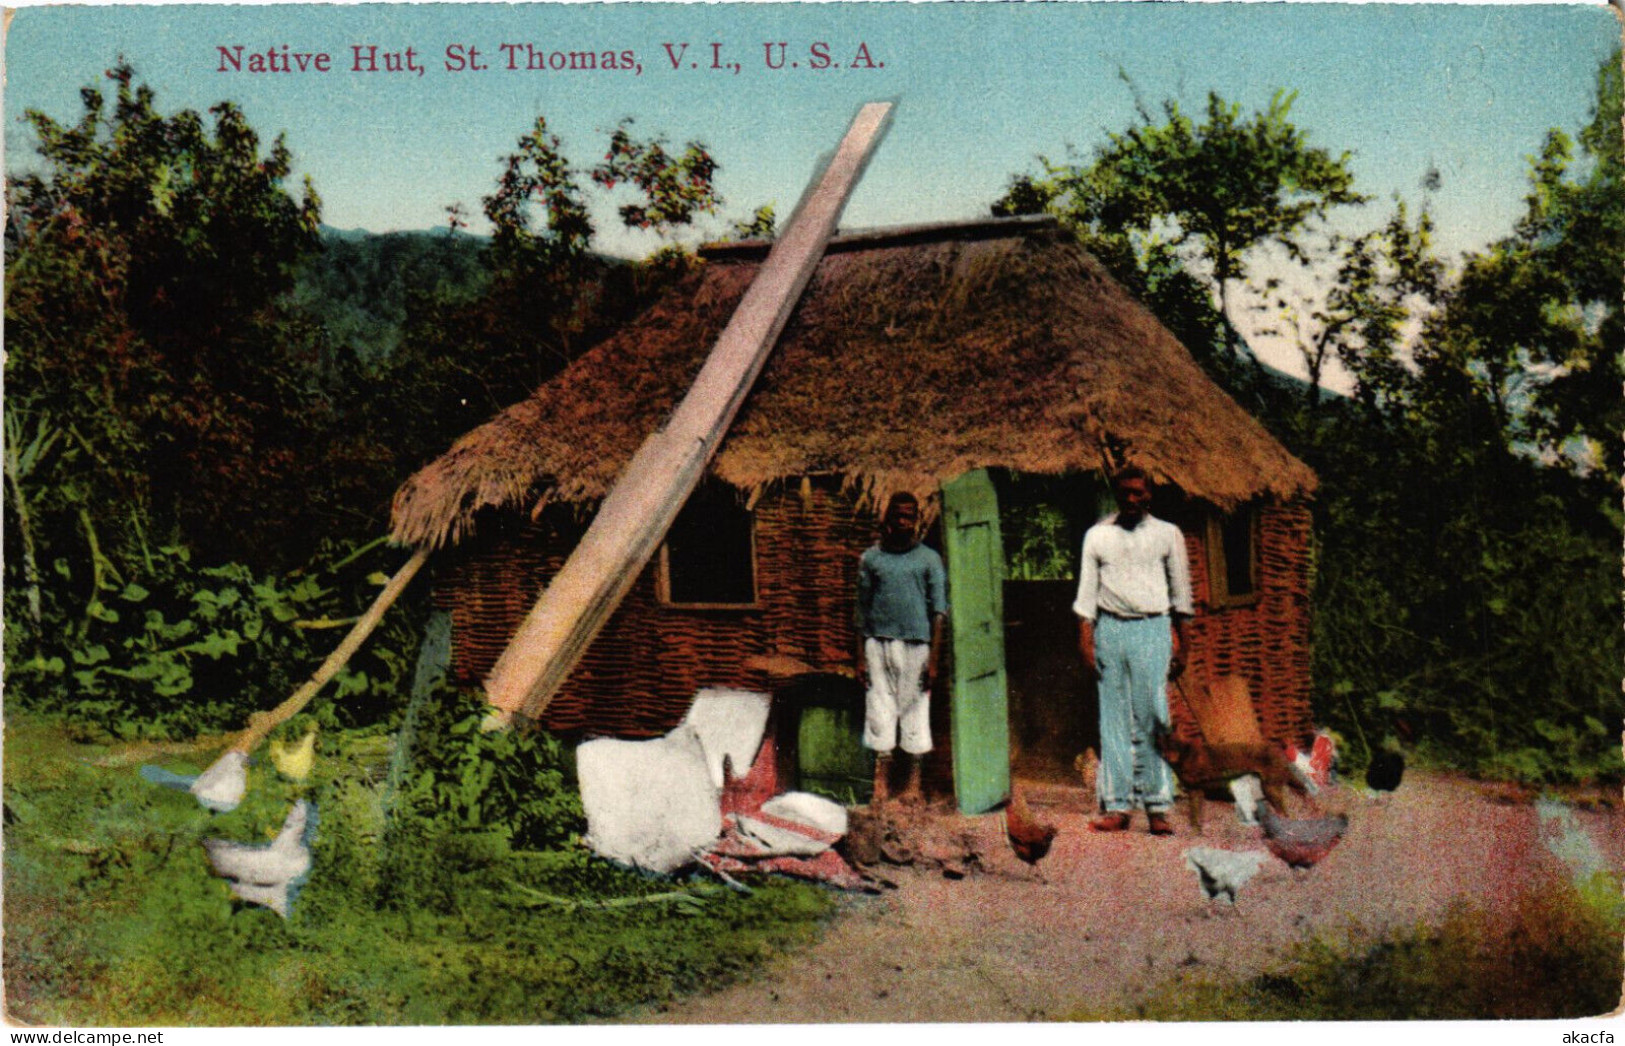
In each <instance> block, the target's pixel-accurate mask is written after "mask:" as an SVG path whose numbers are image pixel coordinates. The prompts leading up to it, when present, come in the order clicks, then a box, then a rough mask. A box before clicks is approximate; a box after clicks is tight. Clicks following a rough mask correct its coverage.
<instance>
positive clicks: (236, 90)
mask: <svg viewBox="0 0 1625 1046" xmlns="http://www.w3.org/2000/svg"><path fill="white" fill-rule="evenodd" d="M1618 40H1619V28H1618V23H1617V22H1616V20H1615V18H1614V16H1613V14H1612V12H1611V11H1610V10H1609V9H1608V8H1607V7H1606V6H1604V5H1600V4H1590V5H1572V6H1571V5H1559V4H1543V5H1534V6H1519V5H1491V6H1453V5H1452V6H1444V5H1432V4H1423V5H1402V6H1389V5H1379V4H1364V5H1311V4H1240V5H1230V4H1167V3H1161V4H1149V3H1133V4H1130V3H1117V4H1083V3H1051V4H1025V5H1018V4H1008V3H999V4H963V3H960V4H848V3H841V4H805V5H778V4H744V5H737V6H735V5H716V4H678V5H645V4H610V5H598V4H563V5H554V4H538V5H507V4H478V5H358V6H274V5H268V6H245V7H235V6H157V7H151V6H143V7H128V6H112V7H26V8H23V9H21V10H19V11H18V12H17V13H16V14H15V16H14V19H13V21H12V24H11V27H10V33H9V35H8V38H7V41H6V66H7V67H6V77H7V79H6V90H5V115H6V134H5V145H6V152H7V160H6V163H7V166H8V168H9V169H12V170H16V169H18V168H19V167H20V166H26V164H27V163H28V157H29V154H30V152H31V137H30V133H29V131H28V129H27V127H26V125H24V124H22V123H21V122H20V120H19V117H20V116H21V114H22V112H23V110H24V109H26V108H39V109H42V110H44V111H45V112H47V113H48V114H50V115H52V116H53V117H56V118H58V119H62V120H68V119H73V118H75V117H76V116H77V114H78V112H79V111H80V110H79V101H78V92H79V89H80V87H81V86H83V85H86V84H89V83H91V82H93V81H95V80H97V78H98V77H99V76H100V74H101V72H102V70H103V69H105V68H106V67H107V66H108V65H110V64H111V63H112V61H113V60H114V58H115V56H117V55H119V54H123V55H124V56H125V57H126V58H127V59H128V60H129V61H130V62H132V63H133V64H134V65H135V67H136V69H137V72H138V73H139V75H140V76H141V78H142V79H143V80H145V81H146V82H147V83H149V84H150V85H151V86H152V87H153V88H154V89H155V90H156V92H157V97H158V101H159V105H160V107H161V108H163V109H165V110H166V111H172V110H174V109H177V108H182V107H187V108H197V109H203V108H206V107H207V106H209V105H211V104H213V103H214V102H216V101H219V100H221V99H231V100H233V101H235V102H237V103H238V104H239V105H241V106H242V108H243V109H244V110H245V111H246V113H247V115H248V117H249V120H250V122H251V123H252V124H253V126H254V127H256V128H257V129H258V130H259V131H260V132H261V133H262V134H263V135H265V136H266V137H269V136H271V135H274V134H275V133H276V132H278V131H282V132H285V133H286V135H287V140H288V144H289V146H290V147H291V149H292V150H293V152H294V155H295V157H296V158H297V163H298V171H299V172H300V173H302V174H308V175H310V177H311V178H312V179H313V181H314V182H315V184H316V187H317V189H318V191H319V192H320V193H321V196H322V199H323V201H324V218H325V220H326V221H327V222H328V223H329V224H331V225H335V226H338V227H341V228H357V227H360V228H367V229H371V230H374V231H386V230H391V229H413V228H425V227H432V226H436V225H439V224H441V223H442V222H443V218H444V214H443V208H444V207H445V206H446V205H447V204H450V203H453V202H461V203H462V204H463V205H464V206H465V208H466V209H467V210H468V211H469V212H470V213H472V214H475V215H477V214H478V211H479V199H480V197H481V195H482V194H484V193H486V192H488V191H490V188H491V186H492V183H493V180H494V179H495V177H496V175H497V172H498V170H499V162H500V159H499V158H500V157H501V156H502V155H503V154H504V152H505V151H507V150H509V149H511V148H512V146H513V143H514V142H515V140H516V139H517V138H518V137H519V135H521V134H523V133H525V132H526V131H527V130H528V129H529V127H530V125H531V124H532V122H533V121H534V119H535V117H536V116H537V115H538V114H543V115H545V116H546V117H547V118H548V121H549V124H550V125H551V126H552V127H553V128H554V130H555V131H556V132H557V133H559V134H560V135H561V136H562V137H563V139H564V142H565V147H566V151H567V152H568V153H569V155H570V156H571V157H572V158H573V159H574V160H575V162H576V163H578V164H579V165H581V166H587V165H589V164H590V163H592V162H593V161H594V160H595V159H596V158H597V157H598V155H599V154H600V150H601V149H602V146H603V142H604V134H603V133H602V132H603V130H604V129H607V128H609V127H612V126H613V125H614V124H615V123H616V122H617V121H618V120H619V119H620V118H621V117H623V116H633V117H635V118H636V120H637V122H638V127H639V128H640V129H641V130H642V131H643V132H646V133H656V132H658V133H664V134H665V135H667V136H668V137H670V138H671V139H672V140H673V141H674V142H676V143H681V142H683V141H685V140H687V139H689V138H696V137H697V138H700V139H703V140H704V141H705V142H706V143H707V144H708V145H709V146H710V147H711V149H712V151H713V153H714V155H715V156H716V158H717V159H718V160H719V162H720V163H721V165H722V170H721V172H720V175H719V188H720V190H721V192H722V194H723V196H724V197H725V198H726V200H727V204H728V207H727V210H728V217H741V216H744V215H745V214H747V213H748V212H749V211H750V210H751V209H753V208H755V207H756V206H758V205H760V204H762V203H766V202H774V203H776V204H777V205H778V207H779V210H780V213H781V214H782V213H785V212H787V211H788V210H789V209H790V207H791V206H792V205H793V204H794V202H795V200H796V198H797V196H798V195H799V194H800V192H801V189H802V187H803V185H804V184H805V182H806V181H807V179H808V177H809V176H810V174H811V173H812V171H813V169H814V168H815V166H816V163H817V160H818V157H819V155H820V154H821V153H823V152H825V151H827V150H828V149H830V148H831V147H832V146H833V145H834V143H835V142H836V141H837V140H838V139H839V137H840V134H841V132H842V130H843V129H844V126H845V123H846V121H847V120H848V119H849V118H850V116H851V115H852V113H853V112H854V111H855V110H856V108H857V106H858V105H859V104H860V103H861V102H863V101H866V100H871V99H875V98H891V99H895V100H896V101H897V103H898V107H897V111H896V114H895V119H894V122H893V126H892V130H891V133H890V135H889V137H888V138H887V140H886V142H885V143H884V145H883V146H882V147H881V150H880V152H879V154H878V155H877V157H876V158H875V161H874V162H873V164H872V165H871V166H870V168H869V171H868V173H867V174H866V176H865V178H864V180H863V183H862V185H861V186H860V187H859V189H858V191H857V193H856V194H855V196H854V198H853V200H852V203H851V204H850V206H849V207H848V209H847V214H846V220H845V224H847V225H849V226H871V225H886V224H894V223H899V222H915V221H934V220H945V219H954V218H964V217H971V216H976V215H980V214H984V213H986V208H987V205H988V204H989V202H991V201H992V200H993V199H994V198H996V197H997V196H998V195H999V193H1000V192H1001V191H1002V189H1003V188H1004V186H1005V185H1006V184H1007V182H1008V180H1009V178H1010V176H1011V174H1012V173H1016V172H1021V171H1034V170H1036V169H1037V165H1036V160H1035V157H1036V156H1037V155H1039V154H1045V155H1048V156H1050V157H1053V158H1062V157H1064V156H1065V155H1066V154H1067V149H1068V147H1069V146H1070V147H1073V148H1076V149H1077V150H1079V151H1080V152H1081V153H1082V154H1087V153H1088V151H1089V150H1091V149H1092V148H1093V147H1094V146H1095V145H1097V144H1099V143H1100V142H1101V141H1103V139H1104V135H1105V132H1106V131H1108V130H1115V129H1121V128H1123V127H1124V126H1126V125H1127V124H1128V123H1129V122H1130V121H1131V120H1132V118H1133V107H1134V90H1137V91H1138V92H1139V94H1140V96H1141V97H1142V98H1143V99H1144V100H1145V101H1146V102H1147V103H1149V104H1150V105H1152V106H1153V107H1154V106H1156V105H1158V104H1159V103H1160V102H1161V101H1162V100H1163V99H1165V98H1177V99H1179V100H1180V101H1181V102H1182V103H1183V104H1184V105H1185V106H1186V107H1187V108H1190V109H1195V108H1199V107H1200V106H1201V105H1202V104H1203V102H1204V99H1205V97H1206V93H1207V91H1209V90H1216V91H1218V92H1220V93H1221V94H1222V95H1224V96H1225V97H1227V98H1229V99H1231V100H1233V101H1237V102H1240V103H1242V104H1243V106H1244V107H1246V108H1249V109H1251V108H1254V107H1261V106H1263V105H1265V104H1267V102H1268V101H1269V98H1270V96H1271V94H1272V93H1273V92H1274V91H1276V90H1277V89H1281V88H1286V89H1289V90H1293V91H1296V92H1297V100H1296V103H1295V105H1294V108H1293V110H1292V112H1293V118H1294V119H1295V121H1296V122H1297V123H1298V124H1299V125H1300V126H1301V127H1303V128H1305V129H1307V130H1308V132H1309V135H1310V141H1311V143H1312V144H1316V145H1322V146H1325V147H1328V148H1331V149H1333V150H1335V151H1342V150H1349V151H1350V152H1351V153H1352V166H1353V169H1354V171H1355V173H1356V177H1357V184H1358V186H1359V188H1360V189H1361V190H1362V191H1364V192H1366V193H1368V194H1370V195H1372V196H1374V197H1376V198H1377V202H1375V203H1373V204H1370V205H1367V206H1366V207H1364V208H1362V209H1361V211H1359V212H1355V213H1351V214H1349V215H1346V216H1345V217H1344V218H1343V222H1344V223H1345V224H1347V225H1350V226H1365V225H1374V224H1376V223H1378V222H1379V221H1380V220H1381V219H1382V217H1383V216H1384V215H1385V213H1386V212H1387V210H1388V207H1389V204H1388V203H1387V200H1388V199H1389V198H1390V197H1391V196H1392V195H1393V194H1395V193H1401V194H1403V195H1405V196H1406V197H1408V198H1410V199H1411V200H1413V201H1415V200H1418V199H1419V197H1420V191H1419V182H1420V179H1421V178H1422V176H1423V174H1424V172H1425V171H1426V170H1427V169H1428V168H1430V167H1436V168H1437V169H1438V170H1439V171H1440V173H1441V175H1442V177H1443V184H1442V187H1441V189H1440V190H1439V191H1438V192H1437V193H1436V194H1435V196H1434V199H1433V201H1432V205H1433V207H1434V211H1435V214H1436V216H1437V218H1438V221H1439V226H1440V234H1441V235H1440V240H1441V245H1442V246H1443V247H1444V248H1445V249H1446V250H1447V251H1450V252H1452V253H1454V252H1459V251H1462V250H1466V249H1472V248H1475V247H1479V246H1482V245H1483V244H1484V243H1486V242H1488V241H1489V240H1491V239H1493V238H1495V237H1496V236H1499V235H1501V234H1503V233H1504V232H1505V231H1506V230H1507V229H1508V228H1509V226H1510V223H1511V222H1512V221H1513V219H1514V218H1515V217H1516V215H1517V213H1518V211H1519V209H1520V207H1521V203H1522V196H1523V193H1524V191H1525V175H1526V172H1527V169H1528V159H1527V158H1528V157H1529V156H1530V155H1531V154H1532V153H1534V152H1535V150H1536V149H1538V147H1539V145H1540V142H1541V140H1542V137H1543V136H1544V134H1545V133H1546V131H1547V129H1548V128H1551V127H1563V128H1566V129H1568V130H1570V131H1573V130H1575V129H1577V128H1578V127H1579V126H1581V125H1582V124H1583V122H1584V121H1585V119H1586V117H1587V114H1588V111H1589V106H1590V101H1591V95H1592V89H1593V85H1594V76H1595V71H1596V67H1597V64H1598V62H1599V61H1601V60H1602V59H1603V58H1604V57H1605V56H1606V55H1607V54H1608V53H1609V51H1610V50H1611V49H1612V47H1613V46H1615V44H1616V43H1617V41H1618ZM781 41H782V42H784V43H786V44H788V49H787V57H788V58H789V59H790V61H792V62H799V64H800V67H799V68H795V69H783V70H779V71H773V70H770V69H768V68H766V65H765V56H766V55H765V51H764V44H767V43H775V44H776V43H778V42H781ZM819 41H823V42H825V43H826V44H827V45H828V51H829V54H830V58H831V60H832V61H833V62H837V63H840V66H841V67H840V68H829V69H824V70H812V69H810V68H808V66H809V65H810V64H811V60H812V58H813V54H812V51H811V50H810V48H811V45H812V44H814V43H815V42H819ZM504 43H507V44H511V45H526V44H529V45H533V46H535V47H536V48H538V49H539V50H541V51H543V52H544V53H550V52H552V51H556V50H562V51H586V50H591V51H594V52H599V53H601V52H603V51H615V52H617V54H618V53H619V52H622V51H632V52H633V54H634V58H635V61H636V62H638V63H640V64H641V68H642V71H641V73H635V72H624V71H604V70H599V71H596V72H570V71H551V70H547V71H539V72H533V71H528V70H525V69H518V70H511V71H510V70H509V69H507V61H506V54H507V53H508V52H504V51H503V50H502V49H501V47H500V45H502V44H504ZM683 43H687V44H688V45H689V47H688V50H687V51H686V52H684V54H683V63H682V64H683V65H684V66H688V65H689V64H691V63H695V62H697V63H698V64H699V66H700V68H697V69H695V68H682V69H673V68H672V63H671V61H670V59H669V58H668V57H667V51H666V50H665V48H664V47H663V46H662V45H664V44H671V45H672V47H673V50H674V51H675V50H676V49H678V48H679V47H680V46H681V45H682V44H683ZM239 44H240V45H242V47H243V49H244V53H245V54H247V53H252V52H255V51H259V52H261V53H263V52H264V51H265V50H266V49H268V48H277V49H278V50H280V48H281V47H282V46H283V45H287V46H288V47H289V48H290V49H291V50H292V51H297V52H307V53H316V52H326V53H328V54H329V55H331V56H332V65H333V69H332V71H330V72H328V73H325V74H324V73H305V74H273V73H266V74H250V73H247V72H241V73H239V72H224V73H222V72H220V71H219V66H220V64H221V62H220V57H219V52H218V49H219V48H220V47H221V46H226V47H232V46H235V45H239ZM713 44H720V45H721V48H722V50H721V52H720V54H721V56H722V60H723V62H724V63H725V64H727V63H732V62H735V61H737V62H738V63H740V65H741V70H740V71H739V72H738V73H733V72H732V71H715V70H712V69H710V68H709V66H710V65H711V56H712V46H711V45H713ZM355 45H362V46H371V45H377V46H378V47H379V48H380V49H382V50H392V51H397V52H399V51H404V49H405V48H406V47H408V46H410V47H412V48H413V51H414V54H415V55H416V56H417V58H418V62H419V64H420V65H422V66H423V68H424V73H423V75H421V76H419V75H415V74H412V73H406V74H389V73H382V72H380V73H356V72H352V71H350V67H351V63H352V52H351V48H352V47H353V46H355ZM452 45H462V46H463V47H464V48H465V52H464V53H466V48H467V47H469V46H473V47H477V48H478V49H479V51H480V61H481V62H482V63H486V64H488V65H489V66H490V68H489V69H487V70H485V71H483V72H473V71H467V70H464V71H461V72H452V71H448V70H447V69H446V49H447V48H448V46H452ZM860 45H863V46H864V47H866V48H867V53H868V55H869V56H870V58H871V59H872V60H873V62H874V64H875V66H876V68H850V67H849V66H850V65H851V60H852V58H853V57H854V56H855V55H856V54H857V52H858V49H859V46H860ZM522 51H523V48H522V47H521V51H520V52H516V53H522ZM881 66H883V68H882V67H881ZM1120 71H1121V72H1122V73H1123V74H1126V76H1127V78H1128V79H1129V80H1131V81H1132V82H1133V85H1134V88H1133V89H1132V90H1131V88H1130V87H1129V86H1128V84H1126V83H1125V82H1124V79H1123V78H1122V77H1121V76H1120V75H1119V73H1120ZM600 226H601V228H602V229H603V230H604V235H603V236H602V239H601V243H602V245H603V246H605V247H607V248H608V249H610V250H613V251H616V252H618V253H629V254H631V253H640V252H642V251H644V250H646V249H648V247H649V246H650V242H649V241H647V240H640V239H638V238H637V237H634V236H628V235H625V234H621V233H618V232H616V231H614V230H613V216H612V214H610V213H608V212H606V213H605V214H604V217H603V220H602V221H601V222H600ZM723 227H724V226H723V223H722V221H721V220H720V219H719V220H718V221H717V222H716V223H714V224H713V225H712V226H710V228H709V230H708V231H712V232H717V231H721V229H722V228H723Z"/></svg>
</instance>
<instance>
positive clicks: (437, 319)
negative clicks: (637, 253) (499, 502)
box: [366, 117, 722, 472]
mask: <svg viewBox="0 0 1625 1046" xmlns="http://www.w3.org/2000/svg"><path fill="white" fill-rule="evenodd" d="M632 126H633V121H632V120H630V119H627V120H623V121H622V122H621V123H620V124H619V125H618V126H617V127H616V128H615V130H614V131H612V132H611V133H610V136H609V144H608V148H607V150H606V153H605V156H604V159H603V160H602V161H601V162H600V163H598V164H597V165H595V166H593V167H591V168H587V169H585V170H583V169H582V168H580V167H578V166H576V165H575V164H573V163H572V162H571V160H570V159H569V157H568V156H567V154H566V151H565V144H564V142H563V141H562V139H560V138H559V136H558V135H557V134H555V133H554V132H553V131H552V130H551V129H550V127H549V125H548V123H547V120H546V118H545V117H538V118H537V119H536V122H535V124H534V125H533V126H532V128H531V130H530V131H529V132H527V133H526V134H524V135H523V136H521V137H520V139H519V140H518V143H517V145H516V148H515V149H514V151H513V152H511V153H509V154H508V155H507V156H506V157H504V159H503V164H502V170H501V172H500V173H499V175H498V177H497V182H496V186H495V188H494V189H493V191H492V192H491V194H490V195H488V196H486V197H485V198H484V199H483V200H482V201H481V203H482V211H483V213H484V214H485V216H486V218H487V220H489V221H490V223H491V227H492V234H491V239H490V244H489V249H488V251H487V253H486V257H485V280H484V283H483V285H482V286H481V288H480V290H479V291H478V292H477V293H474V294H467V293H461V292H452V293H448V294H444V295H434V296H431V297H430V298H429V299H428V300H426V301H424V302H422V303H420V304H419V305H417V306H416V307H415V308H413V309H412V311H410V313H409V315H408V317H407V320H406V324H405V332H404V334H403V338H402V346H401V351H400V352H399V353H397V354H395V355H393V356H392V357H391V358H390V360H389V361H387V364H386V365H384V366H383V367H381V368H380V373H379V375H378V376H377V377H376V378H375V383H376V384H378V385H380V386H381V387H387V388H397V389H409V390H410V392H409V393H406V394H404V395H403V396H402V397H401V398H400V399H399V400H396V401H390V402H382V401H381V402H379V403H377V404H374V405H372V406H370V407H368V408H366V409H367V410H369V411H371V412H372V421H371V425H372V426H373V427H372V428H371V429H370V431H375V432H377V433H379V436H378V442H379V443H380V444H381V445H382V446H385V447H389V448H392V452H393V453H394V455H395V457H396V460H397V461H398V463H399V465H400V471H402V472H404V471H405V470H408V469H411V468H414V467H416V466H417V465H418V464H420V463H421V461H422V459H423V458H424V457H426V456H427V455H429V454H433V453H438V452H440V451H441V450H443V449H444V448H445V446H446V444H447V443H449V442H450V441H451V440H452V439H454V438H455V437H456V436H458V435H461V434H462V433H463V432H465V431H467V430H468V429H469V428H472V427H473V426H474V425H477V424H479V423H480V422H482V421H484V420H485V419H486V418H488V417H489V416H490V415H491V414H492V413H494V412H495V411H497V410H500V409H502V408H503V407H506V406H507V405H509V404H510V403H513V402H514V401H516V400H518V399H520V398H522V397H523V396H525V395H528V394H529V393H530V392H531V390H533V389H534V388H535V387H536V386H537V385H539V384H541V383H542V382H544V381H546V380H547V379H548V378H550V377H551V376H552V375H553V374H555V373H557V372H558V371H559V370H560V369H561V368H562V367H564V366H565V365H566V364H567V363H568V362H569V361H570V360H572V359H574V358H575V356H576V355H577V354H578V353H579V352H580V351H581V349H582V348H583V347H584V346H586V345H589V344H591V343H592V342H593V341H595V340H596V339H597V338H598V337H600V336H601V335H602V334H603V333H605V332H606V331H607V330H608V329H609V328H610V327H611V326H612V325H613V324H614V323H616V322H618V321H619V320H620V319H623V318H624V317H625V316H627V315H628V314H629V313H630V312H631V311H633V310H634V309H636V308H637V307H639V306H640V305H641V304H642V303H645V302H647V301H648V300H649V298H650V296H651V295H653V294H654V293H656V292H658V291H659V290H660V289H662V288H663V287H664V286H666V285H667V283H669V281H670V280H671V279H673V278H675V277H676V276H678V275H680V274H681V273H682V272H684V271H686V269H687V268H688V266H689V265H690V264H691V261H692V259H691V258H690V256H688V255H687V254H685V253H683V252H681V251H677V250H676V249H675V248H668V249H667V250H664V251H661V252H659V253H657V254H656V255H655V256H654V257H653V258H651V259H649V260H648V261H646V262H643V263H618V262H613V261H610V260H607V259H605V258H603V257H601V256H599V255H597V254H595V253H594V252H593V250H592V246H593V241H594V236H595V233H596V230H595V229H594V227H593V223H592V218H591V209H592V208H591V204H592V200H593V197H592V193H593V192H594V191H598V192H603V193H608V192H614V191H617V190H619V191H621V192H622V193H623V194H629V195H630V202H626V203H623V204H621V205H620V207H619V212H620V217H621V221H622V222H623V223H624V224H625V225H627V226H628V227H630V228H638V229H649V230H652V231H654V232H657V233H660V234H662V235H666V234H669V233H670V232H672V231H673V230H674V229H676V228H679V227H683V226H687V225H690V224H692V223H693V221H694V219H695V218H696V217H697V216H698V215H700V214H706V213H712V212H714V211H715V210H716V209H717V208H718V207H719V206H720V205H721V203H722V200H721V197H720V196H718V195H717V193H716V191H715V184H714V183H715V175H716V172H717V170H718V165H717V163H716V161H715V160H714V159H713V158H712V157H711V154H710V151H709V150H708V149H707V147H706V146H705V145H704V143H703V142H699V141H690V142H689V143H687V145H685V147H684V148H683V150H682V151H681V152H680V153H674V152H673V151H672V150H671V149H670V148H669V146H668V144H667V143H666V141H665V139H664V138H661V137H655V138H652V139H649V140H643V139H639V138H637V137H636V136H634V135H633V133H632ZM448 215H449V217H450V221H451V229H452V231H453V232H455V231H456V229H457V228H458V226H459V225H460V224H462V223H463V221H464V219H463V217H462V210H461V208H460V207H458V208H455V209H451V210H448Z"/></svg>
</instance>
